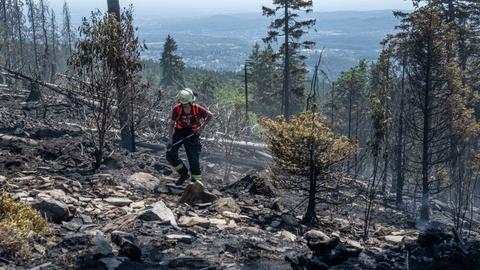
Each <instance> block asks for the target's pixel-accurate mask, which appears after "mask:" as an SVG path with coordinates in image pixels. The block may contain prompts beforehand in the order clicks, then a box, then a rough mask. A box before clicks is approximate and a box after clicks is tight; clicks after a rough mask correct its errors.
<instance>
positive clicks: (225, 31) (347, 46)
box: [136, 10, 398, 77]
mask: <svg viewBox="0 0 480 270" xmlns="http://www.w3.org/2000/svg"><path fill="white" fill-rule="evenodd" d="M311 17H314V18H316V19H317V25H316V27H315V30H312V31H311V34H310V37H309V38H310V39H313V40H314V41H316V42H317V49H318V50H320V49H321V48H322V47H325V48H326V49H327V52H326V57H325V63H326V65H327V66H328V68H329V70H330V72H331V76H332V77H335V76H337V75H338V74H339V73H340V72H341V71H344V70H345V69H348V68H349V67H350V66H352V65H353V64H354V63H355V62H356V61H358V60H359V59H367V60H375V59H376V57H377V55H378V51H379V50H380V49H381V46H380V41H381V40H382V39H383V38H384V37H385V36H386V35H387V34H388V33H392V32H394V27H395V26H396V25H397V24H398V20H397V19H396V18H394V17H393V15H392V11H391V10H380V11H358V12H355V11H339V12H316V13H313V14H311ZM136 22H137V25H138V27H139V31H140V36H141V37H142V38H143V39H145V41H146V43H147V45H148V47H149V50H148V51H146V52H145V54H144V57H146V58H153V59H158V58H159V57H160V53H161V50H162V46H163V41H164V39H165V37H166V36H167V34H171V35H173V37H174V38H175V39H176V40H177V42H178V46H179V52H180V53H181V54H182V56H183V57H184V58H185V60H186V62H187V64H188V65H190V66H194V67H202V68H207V69H212V70H237V69H239V68H240V67H241V65H242V64H243V62H244V60H245V59H246V57H247V56H248V54H249V53H250V51H251V48H252V46H253V45H254V43H255V42H261V39H262V38H263V37H264V36H265V34H266V32H267V26H268V25H269V22H270V19H268V18H265V17H263V16H261V14H257V13H245V14H232V15H215V16H209V17H202V18H191V19H185V18H182V19H161V18H156V17H154V16H142V17H137V18H136ZM318 50H317V51H313V52H309V54H310V57H309V61H308V62H309V65H310V66H313V65H314V64H313V63H314V62H315V58H316V57H315V56H316V55H318Z"/></svg>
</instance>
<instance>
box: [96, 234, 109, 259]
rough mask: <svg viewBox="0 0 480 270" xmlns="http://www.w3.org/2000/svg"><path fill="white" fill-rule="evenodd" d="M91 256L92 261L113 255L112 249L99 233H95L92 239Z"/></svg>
mask: <svg viewBox="0 0 480 270" xmlns="http://www.w3.org/2000/svg"><path fill="white" fill-rule="evenodd" d="M93 244H94V245H95V246H94V247H93V249H92V255H93V258H94V259H100V258H104V257H109V256H112V255H113V248H112V246H111V245H110V243H108V241H107V240H106V239H105V237H103V235H102V234H101V233H97V234H96V235H95V236H94V238H93Z"/></svg>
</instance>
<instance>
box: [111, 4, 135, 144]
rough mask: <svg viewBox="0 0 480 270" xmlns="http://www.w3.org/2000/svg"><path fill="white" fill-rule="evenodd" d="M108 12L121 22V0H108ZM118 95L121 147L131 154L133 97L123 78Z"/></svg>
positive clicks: (133, 142)
mask: <svg viewBox="0 0 480 270" xmlns="http://www.w3.org/2000/svg"><path fill="white" fill-rule="evenodd" d="M107 4H108V12H109V13H110V14H113V15H115V17H116V18H117V20H119V22H120V20H121V17H120V3H119V0H108V2H107ZM117 80H118V81H117V84H116V85H117V91H118V93H117V95H118V100H117V102H118V120H119V123H120V130H121V131H120V137H121V145H122V147H124V148H125V149H127V150H128V151H130V152H134V151H135V150H136V149H135V129H134V126H133V121H132V118H131V117H133V111H131V107H133V106H130V102H132V100H133V97H132V96H131V95H130V94H131V93H130V91H128V90H127V89H125V83H123V81H122V80H123V78H118V79H117Z"/></svg>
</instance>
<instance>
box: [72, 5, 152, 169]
mask: <svg viewBox="0 0 480 270" xmlns="http://www.w3.org/2000/svg"><path fill="white" fill-rule="evenodd" d="M141 49H142V46H141V45H140V43H139V42H138V39H137V37H136V36H135V30H134V28H133V18H132V13H131V11H130V10H127V11H124V12H123V13H122V15H121V20H120V21H119V20H117V19H116V17H114V16H111V15H108V14H107V15H103V14H101V13H100V12H99V11H97V12H94V13H92V15H91V18H90V20H87V19H84V20H83V23H82V26H81V27H80V40H79V42H78V44H77V48H76V52H74V54H73V55H72V59H71V65H72V69H73V72H74V74H75V75H76V76H77V77H78V78H79V79H77V80H75V81H77V83H78V84H79V85H78V90H79V91H84V92H85V96H86V97H89V99H90V106H89V108H88V109H86V111H89V110H91V111H90V113H89V114H88V115H87V123H89V124H90V126H91V127H92V130H94V131H95V134H94V136H93V137H92V141H93V142H94V144H95V148H96V156H95V158H96V168H99V167H100V164H101V162H102V158H103V151H104V147H105V143H106V142H107V136H108V135H109V132H110V131H111V129H112V127H114V125H115V124H116V121H115V119H117V118H116V117H115V116H116V115H118V114H122V110H128V111H127V112H129V114H127V118H126V119H122V118H121V119H120V121H119V125H120V128H121V129H122V132H124V129H125V126H127V127H128V130H132V134H129V135H131V136H132V137H133V136H134V134H133V126H134V125H135V119H134V114H133V112H134V111H135V108H136V107H137V106H139V104H137V103H136V101H137V100H138V99H140V98H142V97H143V95H144V94H145V91H144V90H145V88H144V84H142V83H141V82H140V79H139V72H140V71H141V69H142V65H141V62H140V58H139V56H140V51H141ZM122 120H123V121H122Z"/></svg>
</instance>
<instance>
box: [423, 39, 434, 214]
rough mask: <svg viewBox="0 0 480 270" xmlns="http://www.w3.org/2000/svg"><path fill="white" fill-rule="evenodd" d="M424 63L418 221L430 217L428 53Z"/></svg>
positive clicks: (429, 68)
mask: <svg viewBox="0 0 480 270" xmlns="http://www.w3.org/2000/svg"><path fill="white" fill-rule="evenodd" d="M431 43H432V41H431V40H430V41H429V44H428V47H429V48H428V50H429V51H431V46H432V44H431ZM427 57H428V59H427V63H426V67H427V68H426V77H425V89H424V96H423V98H424V100H423V138H422V205H421V208H420V221H422V222H428V221H429V219H430V186H429V180H430V179H429V178H430V166H431V156H430V140H431V138H430V137H431V134H430V131H431V125H432V124H431V117H432V110H431V103H432V102H431V91H432V71H431V55H430V53H429V54H428V56H427Z"/></svg>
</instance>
